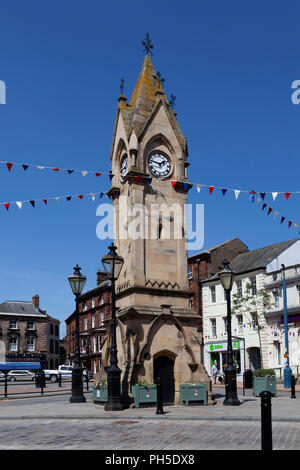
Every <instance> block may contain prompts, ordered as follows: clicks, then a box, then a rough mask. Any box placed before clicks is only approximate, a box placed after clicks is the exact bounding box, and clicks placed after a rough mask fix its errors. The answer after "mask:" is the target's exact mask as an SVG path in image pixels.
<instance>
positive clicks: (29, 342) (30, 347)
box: [27, 337, 34, 351]
mask: <svg viewBox="0 0 300 470" xmlns="http://www.w3.org/2000/svg"><path fill="white" fill-rule="evenodd" d="M27 351H34V338H33V337H28V338H27Z"/></svg>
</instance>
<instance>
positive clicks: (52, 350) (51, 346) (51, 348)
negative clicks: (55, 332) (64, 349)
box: [50, 339, 54, 354]
mask: <svg viewBox="0 0 300 470" xmlns="http://www.w3.org/2000/svg"><path fill="white" fill-rule="evenodd" d="M53 346H54V342H53V339H50V353H52V354H53V352H54V347H53Z"/></svg>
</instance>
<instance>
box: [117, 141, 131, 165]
mask: <svg viewBox="0 0 300 470" xmlns="http://www.w3.org/2000/svg"><path fill="white" fill-rule="evenodd" d="M124 151H125V152H126V153H127V155H128V150H127V146H126V143H125V140H124V139H123V138H122V137H120V139H119V142H118V145H117V147H116V152H115V161H116V163H117V164H119V163H120V160H121V156H122V155H123V153H124Z"/></svg>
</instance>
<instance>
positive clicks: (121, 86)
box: [120, 77, 125, 95]
mask: <svg viewBox="0 0 300 470" xmlns="http://www.w3.org/2000/svg"><path fill="white" fill-rule="evenodd" d="M124 83H125V80H124V78H123V77H121V84H120V90H121V95H123V91H124Z"/></svg>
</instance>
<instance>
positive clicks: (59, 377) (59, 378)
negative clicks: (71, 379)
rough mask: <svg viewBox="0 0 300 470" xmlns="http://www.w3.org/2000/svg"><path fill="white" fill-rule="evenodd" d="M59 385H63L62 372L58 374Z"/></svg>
mask: <svg viewBox="0 0 300 470" xmlns="http://www.w3.org/2000/svg"><path fill="white" fill-rule="evenodd" d="M58 386H59V387H61V373H59V374H58Z"/></svg>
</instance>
